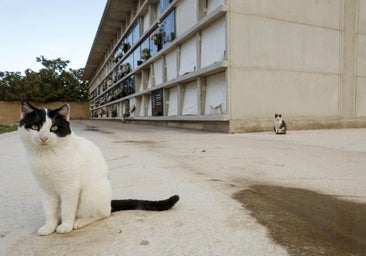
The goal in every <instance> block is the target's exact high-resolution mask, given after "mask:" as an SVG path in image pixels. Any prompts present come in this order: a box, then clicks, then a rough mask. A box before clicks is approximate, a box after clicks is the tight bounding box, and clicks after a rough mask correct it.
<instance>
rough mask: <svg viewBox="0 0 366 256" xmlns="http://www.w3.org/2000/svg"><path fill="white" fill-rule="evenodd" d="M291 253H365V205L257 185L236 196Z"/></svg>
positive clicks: (320, 195)
mask: <svg viewBox="0 0 366 256" xmlns="http://www.w3.org/2000/svg"><path fill="white" fill-rule="evenodd" d="M233 198H234V199H236V200H238V201H239V202H240V203H241V204H242V205H243V206H244V207H245V208H246V209H248V210H250V212H251V214H252V216H253V217H255V218H256V219H257V220H258V222H259V223H260V224H261V225H263V226H265V227H266V228H267V229H268V232H269V234H270V235H271V237H272V238H273V240H274V241H275V242H276V243H278V244H280V245H281V246H283V247H285V248H286V249H287V251H288V253H289V254H290V255H296V256H298V255H333V256H341V255H342V256H343V255H366V205H365V204H361V203H354V202H349V201H345V200H341V199H337V198H335V197H333V196H329V195H323V194H319V193H316V192H313V191H309V190H303V189H297V188H286V187H279V186H265V185H255V186H251V187H250V188H249V189H247V190H242V191H240V192H238V193H236V194H234V195H233Z"/></svg>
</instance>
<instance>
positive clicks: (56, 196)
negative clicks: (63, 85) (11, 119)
mask: <svg viewBox="0 0 366 256" xmlns="http://www.w3.org/2000/svg"><path fill="white" fill-rule="evenodd" d="M69 113H70V106H69V105H68V104H65V105H63V106H61V107H60V108H58V109H55V110H52V109H46V108H45V109H38V108H35V107H34V106H32V105H31V104H29V103H28V102H26V101H23V102H22V103H21V120H20V123H19V128H18V131H19V134H20V138H21V140H22V142H23V144H24V146H25V148H26V151H27V153H28V154H27V155H28V158H29V160H30V164H31V167H32V171H33V174H34V176H35V178H36V180H37V182H38V185H39V187H40V189H41V192H42V193H41V194H42V205H43V209H44V213H45V217H46V223H45V224H44V225H43V226H42V227H41V228H39V229H38V234H39V235H49V234H51V233H53V232H55V231H56V232H57V233H67V232H71V231H72V230H73V229H79V228H82V227H84V226H86V225H88V224H90V223H92V222H95V221H97V220H100V219H102V218H105V217H108V216H110V214H111V212H113V211H120V210H133V209H139V210H149V211H164V210H168V209H170V208H171V207H173V206H174V205H175V203H176V202H177V201H178V200H179V197H178V196H177V195H175V196H172V197H170V198H169V199H166V200H161V201H146V200H134V199H129V200H112V199H111V197H112V190H111V185H110V183H109V179H108V168H107V164H106V162H105V159H104V158H103V156H102V153H101V151H100V150H99V148H98V147H97V146H96V145H95V144H94V143H92V142H90V141H89V140H87V139H85V138H82V137H78V136H76V135H75V134H74V133H73V132H72V131H71V128H70V123H69Z"/></svg>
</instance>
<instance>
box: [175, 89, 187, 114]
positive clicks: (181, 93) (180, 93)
mask: <svg viewBox="0 0 366 256" xmlns="http://www.w3.org/2000/svg"><path fill="white" fill-rule="evenodd" d="M177 89H178V91H177V93H178V102H177V104H178V106H177V107H178V116H181V115H182V114H183V101H184V90H185V88H184V86H183V85H182V84H178V85H177Z"/></svg>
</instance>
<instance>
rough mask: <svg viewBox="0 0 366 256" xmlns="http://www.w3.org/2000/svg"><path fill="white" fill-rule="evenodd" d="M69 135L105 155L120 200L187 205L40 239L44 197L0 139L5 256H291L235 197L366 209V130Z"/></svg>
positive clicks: (16, 144) (90, 124) (89, 125)
mask: <svg viewBox="0 0 366 256" xmlns="http://www.w3.org/2000/svg"><path fill="white" fill-rule="evenodd" d="M73 130H74V131H75V133H76V134H78V135H81V136H84V137H87V138H89V139H90V140H92V141H94V142H95V143H96V144H97V145H99V146H100V148H101V149H102V151H103V153H104V155H105V157H106V159H107V161H108V165H109V167H110V179H111V183H112V187H113V191H114V198H143V199H160V198H165V197H168V196H170V195H173V194H179V195H180V197H181V200H180V201H179V202H178V204H177V205H176V206H175V207H174V208H173V209H172V210H170V211H167V212H143V211H126V212H118V213H114V214H113V215H112V216H111V217H110V218H108V219H105V220H102V221H99V222H97V223H94V224H92V225H89V226H87V227H85V228H83V229H81V230H77V231H73V232H72V233H70V234H66V235H59V234H52V235H50V236H48V237H39V236H37V235H36V230H37V228H38V227H39V226H41V225H42V223H43V213H42V209H41V205H40V197H39V193H38V189H37V186H36V183H35V182H34V180H33V178H32V176H31V173H30V171H29V170H28V166H27V163H26V161H25V156H24V150H23V148H22V145H21V142H20V140H19V138H18V136H17V133H16V132H15V133H9V134H4V135H0V145H1V147H0V202H1V204H0V255H287V248H286V247H285V246H286V245H281V244H277V243H276V242H275V241H279V240H278V239H276V238H274V239H273V238H272V237H271V232H270V231H269V229H268V228H267V227H265V226H263V225H265V222H263V221H257V219H256V218H255V217H254V216H255V214H253V212H252V211H250V210H249V208H244V207H243V206H242V204H241V202H239V201H236V200H235V199H233V195H234V194H236V195H237V193H239V192H240V191H245V190H246V189H248V188H249V187H250V186H256V185H260V186H276V187H277V186H280V187H290V188H299V189H306V190H311V191H314V192H317V193H319V194H325V195H333V196H335V197H336V198H341V199H342V200H348V201H350V202H356V203H362V204H363V203H366V129H349V130H319V131H296V132H292V131H289V133H288V135H286V136H276V135H274V134H273V133H252V134H229V135H228V134H218V133H203V132H192V131H187V130H176V129H169V128H159V127H151V126H135V125H130V124H122V123H120V122H103V121H82V122H76V121H74V122H73ZM289 191H291V190H289ZM244 194H245V193H244ZM244 194H243V195H244ZM236 198H237V196H236ZM292 200H293V199H292ZM293 201H295V202H296V200H293ZM300 203H301V202H300ZM243 205H244V204H243ZM310 207H311V206H310ZM252 210H253V209H252ZM285 210H286V209H285ZM260 223H261V224H260ZM262 224H263V225H262ZM315 228H316V227H315ZM295 246H296V244H295ZM298 246H301V243H299V244H298ZM288 251H289V252H290V253H291V251H290V250H288ZM304 255H306V254H304Z"/></svg>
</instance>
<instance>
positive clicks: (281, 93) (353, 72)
mask: <svg viewBox="0 0 366 256" xmlns="http://www.w3.org/2000/svg"><path fill="white" fill-rule="evenodd" d="M230 3H231V5H230V10H231V12H230V14H229V15H231V22H230V24H231V29H230V34H231V39H232V40H231V41H230V42H231V70H230V73H231V74H230V75H231V83H230V85H231V86H232V88H231V92H232V94H231V99H230V101H231V106H232V108H231V110H232V112H231V113H232V115H231V117H232V119H233V120H234V122H232V126H233V128H232V129H234V130H241V129H244V130H245V129H248V128H249V129H251V128H250V127H252V126H253V123H252V122H250V121H248V122H246V121H245V120H243V119H248V120H256V122H255V123H257V124H259V123H260V120H261V119H263V120H265V119H266V118H268V116H270V115H271V113H272V112H281V113H283V114H284V115H285V117H286V118H287V120H288V122H289V124H290V125H292V126H293V127H297V128H312V127H314V128H321V127H342V126H354V125H356V123H358V124H359V125H364V117H365V116H366V115H365V90H364V89H363V88H364V87H365V80H364V78H362V75H364V74H363V73H362V69H364V66H366V65H362V62H364V61H365V60H366V58H365V57H366V54H365V49H364V48H365V45H366V44H365V40H364V38H365V37H364V35H362V34H361V33H362V31H363V30H362V29H364V28H363V27H362V26H364V24H365V23H362V20H365V15H366V12H365V10H364V9H365V7H364V5H365V3H364V1H356V0H355V1H341V0H340V1H327V0H321V1H302V0H296V1H293V0H278V1H266V0H262V1H249V0H248V1H246V0H240V1H239V0H236V1H235V0H232V1H230ZM325 14H326V15H325ZM239 24H242V25H241V26H239ZM238 30H239V31H240V33H238ZM363 33H364V32H363ZM362 40H364V41H362ZM360 64H361V65H360ZM240 81H245V82H240ZM355 120H357V121H355ZM255 123H254V124H255ZM262 123H263V122H262ZM254 127H256V125H254ZM256 129H260V127H257V128H256ZM263 129H265V125H264V126H263Z"/></svg>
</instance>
